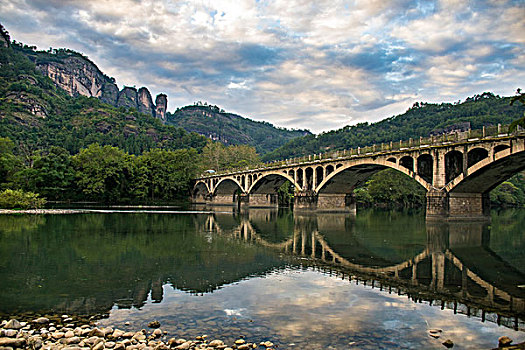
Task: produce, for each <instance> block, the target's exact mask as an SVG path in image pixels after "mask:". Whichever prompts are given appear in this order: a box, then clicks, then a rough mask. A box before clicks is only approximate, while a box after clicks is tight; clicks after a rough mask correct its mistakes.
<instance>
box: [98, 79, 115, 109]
mask: <svg viewBox="0 0 525 350" xmlns="http://www.w3.org/2000/svg"><path fill="white" fill-rule="evenodd" d="M117 99H118V87H117V85H115V84H113V83H109V82H108V83H105V84H104V86H102V94H101V95H100V100H101V101H102V102H104V103H107V104H110V105H112V106H116V105H117Z"/></svg>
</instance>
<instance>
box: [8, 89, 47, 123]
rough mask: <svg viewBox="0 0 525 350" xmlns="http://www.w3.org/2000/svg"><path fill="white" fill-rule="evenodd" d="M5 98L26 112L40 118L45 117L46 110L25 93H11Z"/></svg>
mask: <svg viewBox="0 0 525 350" xmlns="http://www.w3.org/2000/svg"><path fill="white" fill-rule="evenodd" d="M6 98H7V99H8V100H11V101H13V102H15V103H16V104H17V105H19V106H21V107H22V108H23V109H24V110H25V111H26V112H28V113H30V114H32V115H34V116H36V117H40V118H46V117H47V110H46V108H45V106H43V105H42V104H41V103H40V102H39V101H38V100H37V99H35V98H33V97H31V96H30V95H28V94H27V93H25V92H11V93H9V94H8V95H7V96H6Z"/></svg>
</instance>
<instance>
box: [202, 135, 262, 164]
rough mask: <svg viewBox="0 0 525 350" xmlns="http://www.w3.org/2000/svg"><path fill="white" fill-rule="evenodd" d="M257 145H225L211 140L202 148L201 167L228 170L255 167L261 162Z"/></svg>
mask: <svg viewBox="0 0 525 350" xmlns="http://www.w3.org/2000/svg"><path fill="white" fill-rule="evenodd" d="M260 162H261V161H260V158H259V155H258V154H257V152H256V150H255V147H252V146H248V145H232V146H228V147H226V146H224V145H223V144H222V143H220V142H212V141H209V142H208V143H207V144H206V146H205V147H204V148H203V150H202V155H201V168H202V169H203V170H206V169H213V170H216V171H218V170H226V169H234V168H242V167H247V166H249V167H253V166H257V165H258V164H260Z"/></svg>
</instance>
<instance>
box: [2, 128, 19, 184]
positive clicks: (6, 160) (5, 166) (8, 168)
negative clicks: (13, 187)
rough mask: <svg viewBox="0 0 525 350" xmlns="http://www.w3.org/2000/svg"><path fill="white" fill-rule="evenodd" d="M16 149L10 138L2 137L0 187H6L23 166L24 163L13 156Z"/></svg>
mask: <svg viewBox="0 0 525 350" xmlns="http://www.w3.org/2000/svg"><path fill="white" fill-rule="evenodd" d="M14 147H15V145H14V143H13V141H11V140H10V139H9V138H7V137H0V185H2V186H4V187H5V186H6V183H7V182H8V181H10V180H11V179H12V176H13V174H14V173H16V171H18V170H19V169H21V168H22V165H23V163H22V161H21V160H20V159H19V158H18V157H16V156H15V155H14V154H13V149H14Z"/></svg>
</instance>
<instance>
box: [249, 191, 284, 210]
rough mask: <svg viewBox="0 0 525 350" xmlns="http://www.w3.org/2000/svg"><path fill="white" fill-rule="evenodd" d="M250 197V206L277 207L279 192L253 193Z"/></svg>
mask: <svg viewBox="0 0 525 350" xmlns="http://www.w3.org/2000/svg"><path fill="white" fill-rule="evenodd" d="M247 197H248V206H250V207H255V208H277V207H278V205H279V200H278V197H277V193H252V194H250V195H249V196H247Z"/></svg>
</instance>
